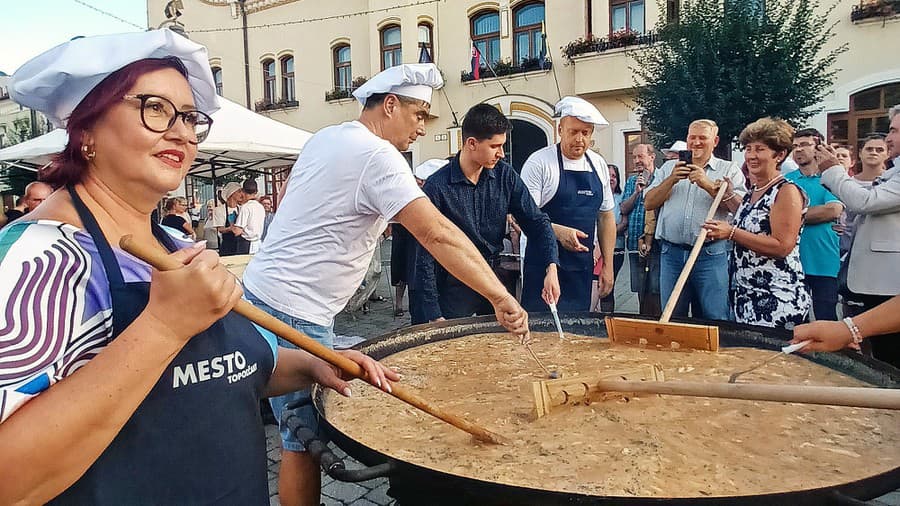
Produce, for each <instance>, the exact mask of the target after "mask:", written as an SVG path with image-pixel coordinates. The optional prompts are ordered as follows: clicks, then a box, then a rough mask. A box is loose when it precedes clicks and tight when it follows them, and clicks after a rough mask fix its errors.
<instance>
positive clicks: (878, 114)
mask: <svg viewBox="0 0 900 506" xmlns="http://www.w3.org/2000/svg"><path fill="white" fill-rule="evenodd" d="M895 104H900V83H892V84H887V85H884V86H879V87H877V88H870V89H868V90H863V91H861V92H859V93H857V94H855V95H852V96H851V97H850V104H849V105H850V111H849V112H845V113H837V114H829V115H828V142H829V143H832V144H843V145H847V146H850V148H851V149H852V150H854V152H856V153H859V150H860V148H861V147H862V144H863V140H864V139H865V138H866V137H868V136H869V135H872V134H885V133H887V131H888V128H889V127H890V120H889V119H888V115H887V114H888V109H890V108H891V106H893V105H895Z"/></svg>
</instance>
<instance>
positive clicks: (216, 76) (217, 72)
mask: <svg viewBox="0 0 900 506" xmlns="http://www.w3.org/2000/svg"><path fill="white" fill-rule="evenodd" d="M212 74H213V82H214V83H216V95H219V96H222V69H221V68H219V67H213V68H212Z"/></svg>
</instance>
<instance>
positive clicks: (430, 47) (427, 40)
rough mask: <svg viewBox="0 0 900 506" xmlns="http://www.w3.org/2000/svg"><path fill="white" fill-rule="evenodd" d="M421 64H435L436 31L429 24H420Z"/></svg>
mask: <svg viewBox="0 0 900 506" xmlns="http://www.w3.org/2000/svg"><path fill="white" fill-rule="evenodd" d="M419 63H434V30H433V29H432V28H431V24H429V23H419Z"/></svg>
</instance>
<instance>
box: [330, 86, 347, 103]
mask: <svg viewBox="0 0 900 506" xmlns="http://www.w3.org/2000/svg"><path fill="white" fill-rule="evenodd" d="M348 98H353V90H343V89H335V90H331V91H326V92H325V101H326V102H337V101H340V100H345V99H348Z"/></svg>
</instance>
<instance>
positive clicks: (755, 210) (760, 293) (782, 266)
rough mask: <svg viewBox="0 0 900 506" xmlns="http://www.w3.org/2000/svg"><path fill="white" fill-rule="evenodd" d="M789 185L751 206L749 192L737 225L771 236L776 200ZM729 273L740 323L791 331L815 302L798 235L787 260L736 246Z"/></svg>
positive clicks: (777, 187)
mask: <svg viewBox="0 0 900 506" xmlns="http://www.w3.org/2000/svg"><path fill="white" fill-rule="evenodd" d="M786 184H793V183H791V182H790V181H786V180H782V181H780V182H778V183H776V184H774V185H773V186H772V187H771V188H769V189H768V190H766V192H765V193H764V194H763V195H762V196H761V197H760V198H759V200H757V201H756V202H754V203H752V204H751V203H750V198H751V196H752V192H748V193H747V195H746V196H745V197H744V201H743V203H742V204H741V206H740V207H739V208H738V210H737V214H736V216H735V218H734V225H735V226H737V227H740V228H742V229H744V230H746V231H748V232H752V233H754V234H763V235H771V234H772V224H771V222H770V221H769V213H770V212H771V209H772V204H774V203H775V196H776V195H778V191H779V190H780V189H781V188H782V187H783V186H784V185H786ZM800 193H801V194H802V195H803V199H804V204H803V216H804V219H805V217H806V206H807V204H806V202H807V199H806V194H805V193H804V192H803V190H802V189H801V190H800ZM802 230H803V227H802V225H801V231H802ZM730 271H731V306H732V310H733V311H734V316H735V319H736V321H737V322H738V323H748V324H751V325H761V326H764V327H776V328H792V327H793V326H794V325H797V324H800V323H803V321H804V319H806V315H807V313H808V312H809V307H810V305H811V301H812V299H811V297H810V294H809V291H808V289H807V288H806V285H805V284H804V283H803V267H802V266H801V265H800V235H799V234H797V244H795V245H794V249H792V250H791V252H790V253H789V254H788V256H787V257H785V258H771V257H767V256H763V255H760V254H759V253H756V252H755V251H751V250H749V249H747V248H745V247H744V246H741V245H740V244H737V243H734V252H733V254H732V255H731V263H730Z"/></svg>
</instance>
